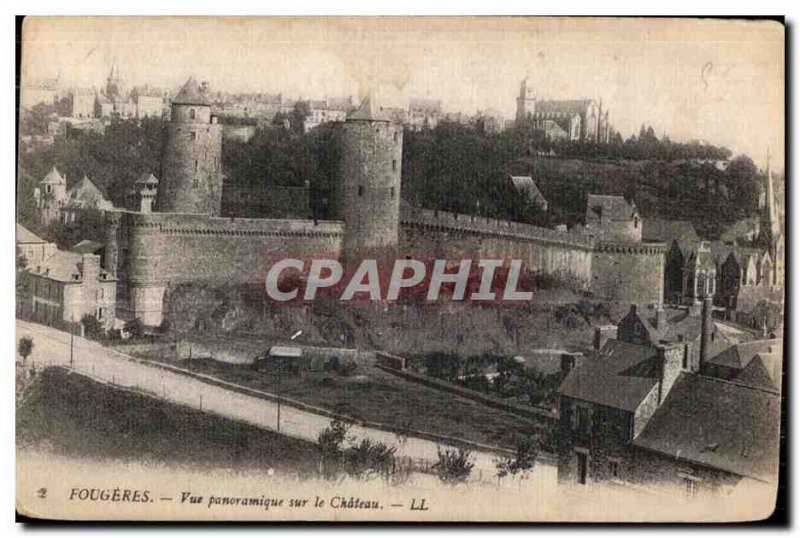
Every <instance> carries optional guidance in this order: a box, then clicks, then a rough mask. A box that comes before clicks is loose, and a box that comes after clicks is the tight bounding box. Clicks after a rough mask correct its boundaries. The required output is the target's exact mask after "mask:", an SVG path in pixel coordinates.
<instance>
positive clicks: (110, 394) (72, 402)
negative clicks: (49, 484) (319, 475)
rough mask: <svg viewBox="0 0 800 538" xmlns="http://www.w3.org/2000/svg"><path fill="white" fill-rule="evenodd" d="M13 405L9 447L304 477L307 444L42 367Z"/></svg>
mask: <svg viewBox="0 0 800 538" xmlns="http://www.w3.org/2000/svg"><path fill="white" fill-rule="evenodd" d="M37 376H39V379H37V380H36V382H34V383H32V384H31V385H30V386H29V388H28V390H27V391H26V395H25V400H24V402H23V403H21V404H20V405H19V406H18V408H17V448H18V449H20V450H25V448H27V447H30V448H32V449H37V450H42V449H44V450H48V451H53V452H55V453H57V454H59V455H62V456H68V457H77V458H81V459H86V458H88V459H93V460H98V461H104V460H114V461H119V460H122V461H140V462H158V463H163V464H168V465H191V466H193V467H201V468H202V467H207V468H212V467H213V468H234V469H236V470H237V471H242V472H243V471H246V470H247V469H260V470H266V469H269V468H272V469H274V470H276V471H281V472H283V473H289V474H297V475H299V476H310V475H311V474H312V473H313V472H314V471H315V469H316V465H317V462H318V461H319V455H318V451H317V447H316V445H314V444H311V443H306V442H303V441H300V440H296V439H291V438H287V437H283V436H280V435H275V434H271V433H269V432H265V431H264V430H261V429H258V428H255V427H252V426H248V425H244V424H240V423H237V422H234V421H231V420H227V419H224V418H221V417H215V416H212V415H207V414H205V413H202V412H199V411H195V410H191V409H188V408H185V407H181V406H178V405H174V404H170V403H167V402H162V401H159V400H155V399H153V398H150V397H148V396H144V395H139V394H135V393H129V392H123V391H120V390H116V389H112V388H109V387H107V386H105V385H102V384H99V383H95V382H93V381H91V380H88V379H86V378H85V377H81V376H78V375H75V374H68V373H66V372H65V371H64V370H60V369H55V368H49V369H45V370H44V371H42V372H41V373H39V374H37Z"/></svg>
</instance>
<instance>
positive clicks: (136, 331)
mask: <svg viewBox="0 0 800 538" xmlns="http://www.w3.org/2000/svg"><path fill="white" fill-rule="evenodd" d="M124 330H125V332H126V333H128V334H130V335H131V337H133V338H141V337H142V335H144V324H143V323H142V320H140V319H139V318H133V319H132V320H129V321H126V322H125V326H124Z"/></svg>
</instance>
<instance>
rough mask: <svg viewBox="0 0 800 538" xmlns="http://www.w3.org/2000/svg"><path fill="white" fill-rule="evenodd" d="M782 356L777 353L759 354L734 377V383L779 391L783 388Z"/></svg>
mask: <svg viewBox="0 0 800 538" xmlns="http://www.w3.org/2000/svg"><path fill="white" fill-rule="evenodd" d="M780 368H781V356H780V355H779V354H777V353H770V354H764V355H762V354H758V355H756V356H755V357H754V358H753V360H751V361H750V364H748V365H747V366H745V367H744V369H743V370H742V371H741V372H740V373H739V375H737V376H736V377H734V381H736V382H737V383H742V384H744V385H750V386H751V387H758V388H763V389H766V390H774V391H779V390H780V388H781V371H780Z"/></svg>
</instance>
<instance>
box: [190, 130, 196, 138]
mask: <svg viewBox="0 0 800 538" xmlns="http://www.w3.org/2000/svg"><path fill="white" fill-rule="evenodd" d="M189 138H190V139H191V140H197V133H195V132H194V131H192V132H191V133H189Z"/></svg>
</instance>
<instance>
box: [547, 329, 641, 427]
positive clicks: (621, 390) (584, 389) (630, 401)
mask: <svg viewBox="0 0 800 538" xmlns="http://www.w3.org/2000/svg"><path fill="white" fill-rule="evenodd" d="M656 383H657V379H656V349H655V348H654V347H651V346H641V345H636V344H628V343H626V342H620V341H619V340H608V341H607V342H606V344H605V346H603V349H602V350H600V353H599V354H598V356H597V357H596V358H587V360H585V361H583V363H582V364H581V365H580V366H578V367H576V368H573V369H572V370H571V371H570V373H569V375H568V376H567V378H566V379H565V380H564V382H563V383H562V384H561V388H560V389H559V392H560V393H561V394H562V395H563V396H568V397H570V398H576V399H578V400H584V401H587V402H593V403H597V404H600V405H604V406H607V407H613V408H616V409H622V410H624V411H630V412H634V411H636V409H637V408H638V407H639V404H641V403H642V401H643V400H644V399H645V397H646V396H647V395H648V394H649V393H650V391H651V390H652V389H653V387H654V386H655V385H656Z"/></svg>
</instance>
